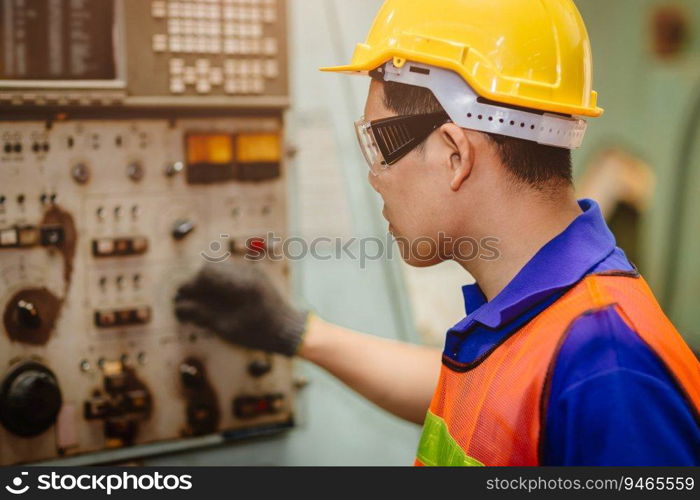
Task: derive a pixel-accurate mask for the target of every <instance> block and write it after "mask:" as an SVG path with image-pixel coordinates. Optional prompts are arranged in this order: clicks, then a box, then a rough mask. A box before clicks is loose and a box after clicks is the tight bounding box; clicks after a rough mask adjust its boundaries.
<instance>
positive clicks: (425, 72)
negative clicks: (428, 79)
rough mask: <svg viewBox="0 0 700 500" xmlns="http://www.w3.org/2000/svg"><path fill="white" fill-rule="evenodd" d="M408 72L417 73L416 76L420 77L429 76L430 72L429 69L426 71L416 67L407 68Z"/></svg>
mask: <svg viewBox="0 0 700 500" xmlns="http://www.w3.org/2000/svg"><path fill="white" fill-rule="evenodd" d="M409 71H411V72H412V73H418V74H420V75H429V74H430V70H429V69H427V68H419V67H417V66H411V67H410V68H409Z"/></svg>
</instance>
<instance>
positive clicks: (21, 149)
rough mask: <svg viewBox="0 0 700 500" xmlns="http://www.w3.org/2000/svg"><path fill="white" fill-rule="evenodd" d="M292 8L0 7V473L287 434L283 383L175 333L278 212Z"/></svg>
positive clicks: (203, 341) (282, 370) (107, 1)
mask: <svg viewBox="0 0 700 500" xmlns="http://www.w3.org/2000/svg"><path fill="white" fill-rule="evenodd" d="M286 67H287V59H286V5H285V2H284V0H198V1H194V0H190V1H175V0H152V1H151V0H147V1H146V0H0V315H1V318H2V319H1V321H0V464H2V465H6V464H17V463H28V462H37V461H42V460H46V459H52V458H56V457H66V456H72V455H78V454H85V453H89V452H94V451H98V450H105V449H113V448H123V447H130V446H135V445H140V444H143V443H153V442H159V441H171V440H181V439H189V438H192V437H195V436H206V435H212V434H223V435H225V436H227V437H231V438H236V437H238V436H247V435H250V434H251V433H256V434H258V433H266V432H274V431H278V430H280V429H285V428H288V427H290V426H291V425H293V408H294V389H293V381H292V363H291V361H290V360H288V359H286V358H278V357H276V356H270V355H266V354H263V353H260V352H254V351H247V350H243V349H238V348H235V347H232V346H230V345H228V344H225V343H224V342H222V341H221V340H220V339H218V338H216V337H215V336H214V335H213V334H211V333H210V332H206V331H202V330H198V329H197V328H195V327H193V326H187V325H180V324H179V323H178V322H177V320H176V319H175V317H174V315H173V313H172V299H173V296H174V294H175V292H176V290H177V287H178V286H179V285H180V284H181V283H182V282H183V281H184V280H186V279H188V278H189V277H190V276H192V275H193V273H195V272H196V271H197V270H198V269H199V268H200V267H201V266H202V265H203V264H204V263H205V262H206V261H216V262H219V261H224V260H227V259H240V258H245V257H246V255H247V254H250V253H253V254H255V255H256V256H257V257H261V256H262V258H259V261H258V262H255V264H254V265H259V266H263V267H265V269H266V271H268V272H269V274H270V275H271V276H272V278H273V279H274V280H275V281H276V283H277V284H278V285H279V287H280V288H281V289H286V287H287V286H288V283H287V282H288V279H287V274H288V273H287V264H286V263H285V262H283V261H280V260H277V259H275V260H273V259H269V258H265V253H266V252H267V251H268V250H269V249H268V248H267V246H266V245H267V239H266V235H268V234H270V233H274V234H275V235H279V236H283V235H284V234H285V231H286V224H287V222H286V221H287V209H286V194H285V193H286V189H285V179H286V172H285V164H284V130H285V126H284V120H283V112H284V110H285V108H286V106H287V105H288V92H287V87H288V82H287V70H286Z"/></svg>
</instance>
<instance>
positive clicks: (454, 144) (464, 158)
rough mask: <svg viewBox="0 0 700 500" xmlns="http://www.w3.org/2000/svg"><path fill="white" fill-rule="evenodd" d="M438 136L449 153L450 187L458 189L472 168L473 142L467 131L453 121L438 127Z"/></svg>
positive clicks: (454, 189)
mask: <svg viewBox="0 0 700 500" xmlns="http://www.w3.org/2000/svg"><path fill="white" fill-rule="evenodd" d="M440 136H441V137H442V139H443V141H445V145H446V146H447V151H448V153H449V155H450V157H449V167H450V170H451V171H452V181H451V182H450V188H451V189H452V190H453V191H459V188H460V187H461V186H462V183H463V182H464V181H465V180H467V178H469V176H470V175H471V173H472V169H473V168H474V144H473V143H472V141H471V140H470V137H469V133H468V131H467V130H465V129H463V128H462V127H460V126H459V125H455V124H454V123H446V124H444V125H443V126H442V127H440Z"/></svg>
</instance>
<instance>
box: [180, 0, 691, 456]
mask: <svg viewBox="0 0 700 500" xmlns="http://www.w3.org/2000/svg"><path fill="white" fill-rule="evenodd" d="M324 69H325V70H326V71H335V72H344V73H351V74H362V75H369V76H370V77H371V80H370V86H369V93H368V97H367V101H366V105H365V109H364V117H363V118H362V119H360V120H359V121H358V122H357V123H356V125H355V126H356V132H357V134H358V138H359V141H360V147H361V149H362V151H363V153H364V156H365V158H366V160H367V163H368V167H369V173H368V179H369V183H370V184H371V186H372V188H374V189H375V190H376V191H377V192H378V193H379V194H380V195H381V197H382V199H383V201H384V210H383V215H384V216H385V218H386V219H387V220H388V221H389V223H390V226H389V228H390V231H391V232H392V234H393V235H394V236H395V237H396V239H397V241H399V242H400V244H399V248H400V250H401V255H402V257H403V258H404V260H405V261H406V262H407V263H408V264H410V265H414V266H422V267H425V266H432V265H435V264H439V263H440V262H442V261H445V260H450V259H451V260H455V261H457V262H458V263H459V264H461V266H462V267H463V268H464V269H465V270H466V271H468V272H469V273H470V274H471V275H472V276H473V277H474V278H475V279H476V284H474V285H469V286H465V287H464V288H463V296H464V299H465V303H466V317H465V318H464V319H462V320H461V321H460V322H459V323H457V324H456V325H454V326H453V327H452V328H450V329H449V330H448V331H447V334H446V339H445V344H444V350H443V351H442V352H440V351H439V350H437V349H432V348H429V347H425V346H416V345H408V344H404V343H400V342H395V341H390V340H385V339H380V338H377V337H373V336H370V335H365V334H362V333H358V332H354V331H351V330H347V329H345V328H341V327H339V326H336V325H333V324H331V323H328V322H326V321H324V320H322V319H321V318H319V317H318V316H316V315H314V314H308V313H306V312H303V311H299V310H297V309H295V308H294V307H293V306H292V305H290V304H289V303H288V302H287V301H286V300H285V299H284V298H282V296H281V295H280V294H279V293H278V292H277V291H276V290H275V288H274V287H273V286H272V285H271V284H270V281H269V280H268V279H266V278H265V276H264V275H263V274H262V272H261V271H259V270H258V269H257V268H256V267H255V264H251V263H229V264H210V265H207V266H206V267H205V268H203V269H202V270H201V271H200V272H199V274H198V275H197V276H196V277H194V278H193V279H192V280H191V281H190V282H188V283H186V284H185V285H183V286H182V288H181V289H180V290H179V292H178V295H177V297H176V306H175V307H176V313H177V315H178V317H179V318H180V320H181V321H184V322H192V323H195V324H198V325H200V326H203V327H206V328H210V329H212V330H213V331H215V332H217V333H218V334H219V335H221V336H222V337H223V338H225V339H227V340H229V341H231V342H234V343H236V344H239V345H243V346H246V347H249V348H255V349H263V350H266V351H270V352H276V353H281V354H285V355H287V356H293V355H297V356H300V357H302V358H304V359H306V360H309V361H311V362H313V363H315V364H317V365H319V366H321V367H322V368H324V369H326V370H327V371H329V372H330V373H331V374H333V375H335V376H336V377H338V378H339V379H340V380H341V381H343V382H344V383H346V384H347V385H348V386H350V387H351V388H353V389H354V390H356V391H357V392H359V393H360V394H362V395H363V396H365V397H366V398H368V399H369V400H371V401H373V402H374V403H376V404H377V405H379V406H381V407H382V408H385V409H386V410H388V411H389V412H391V413H393V414H395V415H398V416H399V417H402V418H404V419H406V420H409V421H412V422H416V423H423V426H424V427H423V434H422V437H421V439H420V442H419V443H418V447H417V448H418V451H417V457H416V458H415V463H416V465H425V466H428V465H438V466H443V465H449V466H455V465H487V466H502V465H519V466H530V465H610V466H612V465H616V466H620V465H693V464H694V465H699V464H700V425H699V424H700V420H699V417H698V415H699V413H700V365H699V363H698V360H697V358H696V357H695V356H694V355H693V354H692V352H691V350H690V349H689V347H688V346H687V345H686V343H685V342H684V341H683V339H682V337H681V336H680V335H679V333H678V332H677V331H676V329H675V328H674V327H673V325H672V324H671V322H670V321H669V320H668V319H667V317H666V316H665V315H664V313H663V311H662V310H661V308H660V307H659V305H658V303H657V301H656V300H655V298H654V296H653V294H652V292H651V291H650V289H649V287H648V286H647V284H646V282H645V281H644V279H643V278H642V276H640V274H639V272H638V270H637V269H636V268H635V266H634V265H633V264H632V263H630V262H629V261H628V259H627V258H626V256H625V254H624V252H623V251H622V250H621V249H620V248H617V247H616V243H615V239H614V237H613V235H612V233H611V232H610V230H609V229H608V227H607V226H606V223H605V221H604V218H603V216H602V214H601V211H600V209H599V207H598V205H597V204H596V203H595V202H594V201H591V200H580V201H577V200H576V197H575V194H574V188H573V183H572V167H571V151H572V149H575V148H577V147H578V146H580V144H581V141H582V140H583V136H584V132H585V129H586V121H585V119H586V118H593V117H597V116H600V115H601V113H602V112H603V110H602V109H601V108H599V107H598V106H597V103H596V93H595V92H594V91H593V90H592V88H591V85H592V83H591V82H592V61H591V49H590V42H589V39H588V35H587V31H586V28H585V25H584V23H583V20H582V18H581V16H580V13H579V12H578V10H577V9H576V7H575V5H574V3H573V1H572V0H433V1H431V2H425V1H424V0H386V2H385V3H384V4H383V6H382V7H381V10H380V11H379V13H378V15H377V18H376V19H375V21H374V24H373V26H372V28H371V30H370V33H369V35H368V38H367V40H366V42H365V43H361V44H359V45H358V46H357V48H356V50H355V53H354V56H353V59H352V62H351V63H350V64H349V65H346V66H338V67H332V68H324ZM467 238H468V239H469V241H477V242H479V241H483V240H484V239H489V241H491V242H492V246H495V247H496V249H497V252H496V253H495V255H494V252H485V254H486V255H487V257H483V256H482V257H481V258H480V257H477V258H474V256H473V252H468V253H469V255H468V256H467V255H463V254H464V252H462V251H460V248H458V247H459V242H460V241H461V242H463V241H465V239H467ZM429 241H433V242H436V243H435V244H434V245H432V246H433V248H434V249H435V250H436V251H435V252H433V253H432V256H431V257H428V258H425V255H426V254H427V252H425V251H421V250H420V247H421V245H423V244H425V242H429ZM493 242H497V243H496V244H493ZM429 246H431V245H429ZM465 281H466V279H465ZM375 314H381V311H376V312H375ZM447 326H449V325H446V327H447Z"/></svg>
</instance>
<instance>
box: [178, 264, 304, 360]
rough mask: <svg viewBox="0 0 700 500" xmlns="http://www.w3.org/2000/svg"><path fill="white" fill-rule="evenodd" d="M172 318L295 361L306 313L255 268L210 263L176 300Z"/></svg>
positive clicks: (183, 286) (181, 288) (188, 283)
mask: <svg viewBox="0 0 700 500" xmlns="http://www.w3.org/2000/svg"><path fill="white" fill-rule="evenodd" d="M175 314H176V316H177V318H178V319H179V320H180V321H182V322H190V323H194V324H196V325H198V326H201V327H203V328H207V329H209V330H211V331H213V332H214V333H216V334H218V335H219V336H220V337H222V338H223V339H224V340H227V341H229V342H232V343H234V344H238V345H241V346H244V347H249V348H252V349H260V350H263V351H268V352H275V353H279V354H284V355H286V356H293V355H294V354H296V351H297V349H298V347H299V344H300V343H301V339H302V336H303V334H304V330H305V328H306V320H307V317H308V312H304V311H299V310H296V309H295V308H294V307H292V306H291V305H290V304H289V303H288V302H287V301H286V300H285V299H284V298H283V297H282V295H281V294H280V293H279V292H278V291H277V289H276V288H275V287H274V285H273V284H272V283H271V282H270V279H269V278H268V277H267V275H266V274H265V273H264V272H262V271H261V270H260V269H258V268H257V266H256V264H255V263H252V262H240V261H233V262H231V261H227V262H223V263H218V264H214V263H208V264H206V265H205V266H204V267H203V268H202V269H201V270H200V271H199V273H197V275H196V276H195V277H194V278H193V279H192V280H190V281H189V282H187V283H185V284H184V285H182V286H181V287H180V288H179V290H178V292H177V296H176V297H175Z"/></svg>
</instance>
